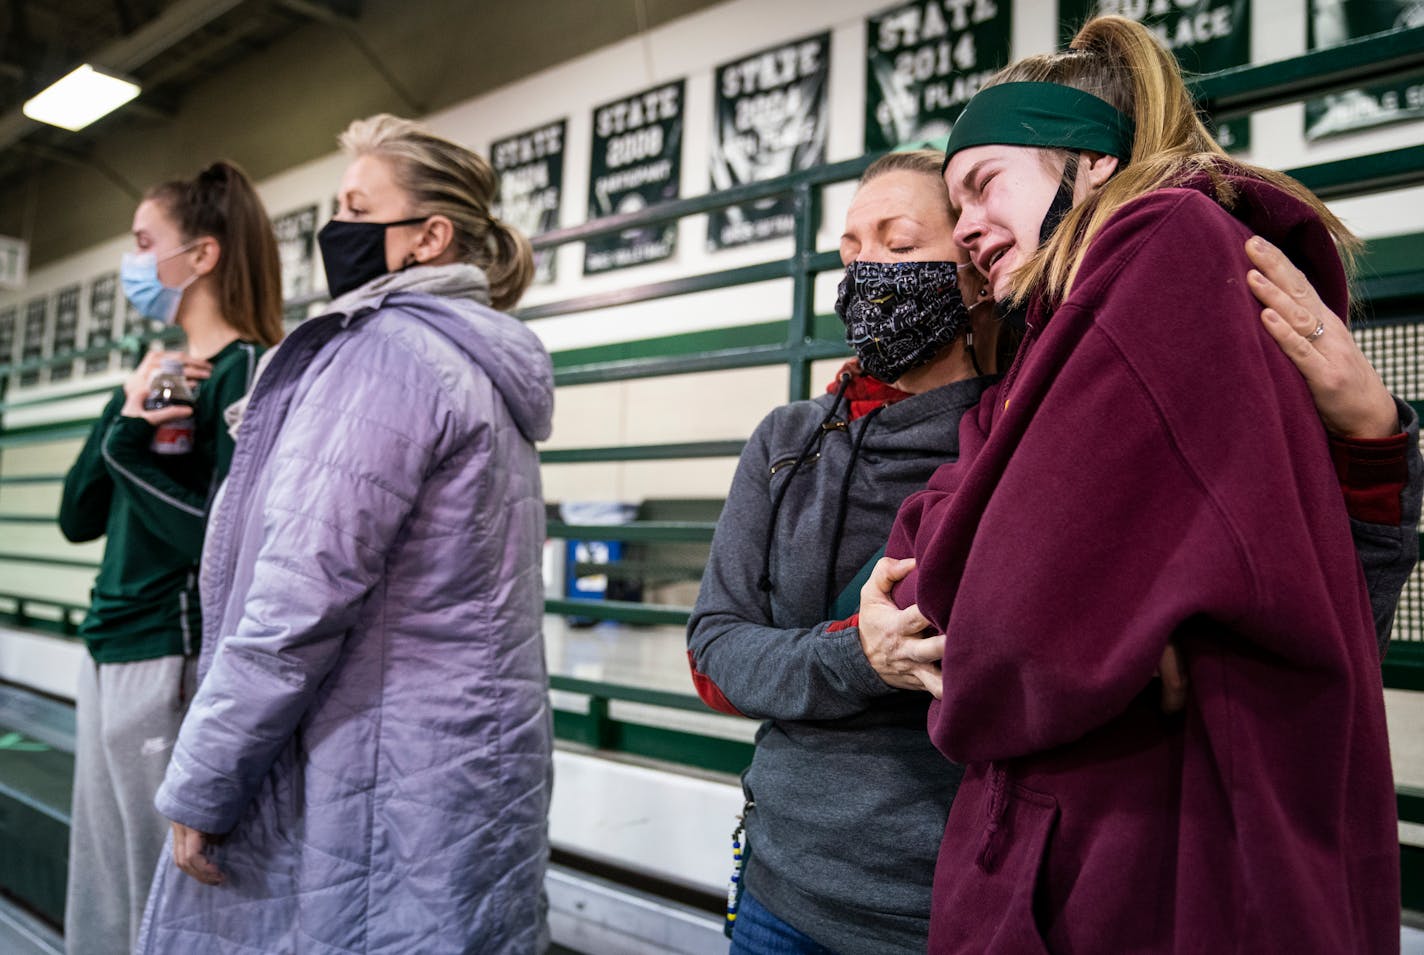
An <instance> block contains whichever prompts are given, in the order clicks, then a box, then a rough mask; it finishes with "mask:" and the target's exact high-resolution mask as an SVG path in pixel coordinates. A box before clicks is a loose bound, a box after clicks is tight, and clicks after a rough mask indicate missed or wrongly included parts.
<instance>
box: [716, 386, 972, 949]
mask: <svg viewBox="0 0 1424 955" xmlns="http://www.w3.org/2000/svg"><path fill="white" fill-rule="evenodd" d="M992 382H993V379H992V378H979V379H974V380H971V381H964V382H958V383H955V384H951V385H946V386H944V387H942V388H938V389H935V390H934V391H930V392H928V393H926V394H922V395H916V396H914V397H911V398H905V399H903V400H901V401H899V402H897V403H895V404H892V405H890V406H888V407H885V408H882V409H880V410H879V411H878V412H875V413H873V414H871V415H866V416H862V417H860V418H857V419H856V420H855V421H851V422H849V424H848V425H847V426H845V427H841V426H837V425H835V424H832V425H831V427H830V428H829V429H828V430H825V431H824V437H823V438H822V439H821V440H820V442H819V453H816V452H814V451H813V454H814V455H815V456H814V457H811V458H809V459H808V460H806V461H805V462H804V463H803V464H802V465H801V467H800V468H798V469H795V470H796V473H795V475H794V477H793V476H792V473H791V472H792V470H793V467H792V462H793V461H794V460H795V458H796V457H797V456H798V454H799V452H800V451H801V450H802V449H803V447H804V446H805V445H806V442H807V439H808V436H810V435H812V434H814V433H816V431H817V429H818V428H820V427H821V422H822V420H823V419H824V418H825V416H826V413H827V411H828V410H829V409H830V408H831V405H832V403H833V400H834V399H833V398H832V397H831V396H829V395H827V396H823V397H820V398H816V399H814V400H811V401H800V402H796V403H794V404H790V405H785V406H783V407H780V408H777V409H776V410H774V411H772V413H771V414H769V415H768V416H767V417H766V419H765V420H763V421H762V423H761V425H760V426H758V428H757V429H756V432H755V433H754V434H753V435H752V437H751V440H750V442H749V443H748V444H747V448H746V450H745V451H744V452H743V453H742V458H741V461H740V462H739V464H738V466H737V473H736V477H735V478H734V479H733V481H732V487H731V490H730V491H729V492H728V495H727V505H726V507H725V509H724V510H723V511H722V517H721V520H719V521H718V524H717V532H716V535H715V537H714V539H713V542H712V553H711V556H710V558H709V560H708V563H707V569H706V571H705V572H704V573H703V577H702V588H701V591H700V593H699V594H698V599H697V606H696V608H695V609H694V610H693V614H692V619H691V621H690V622H689V624H688V648H689V649H690V651H691V654H692V660H693V664H694V667H695V671H696V672H697V674H698V676H699V681H698V682H699V684H701V688H702V689H703V695H704V698H707V697H708V696H709V695H712V696H714V697H715V692H716V691H720V693H721V694H722V696H723V697H724V698H725V701H726V702H727V703H730V704H731V706H732V707H734V708H735V709H736V710H737V711H739V712H741V713H742V714H744V715H746V716H751V717H756V718H759V719H764V720H766V722H765V723H763V724H762V727H761V730H760V732H759V733H758V734H757V747H756V755H755V757H754V758H753V760H752V765H751V768H750V769H748V770H747V772H746V775H745V777H744V780H743V785H744V788H745V789H746V790H747V796H748V798H749V799H754V800H755V801H756V807H755V808H754V809H753V810H752V811H751V813H750V814H749V816H748V817H747V841H748V845H749V846H750V848H751V857H750V860H749V861H748V865H747V873H746V880H745V885H746V890H747V891H748V892H750V893H751V894H752V895H754V896H756V898H757V900H758V901H759V902H761V904H762V905H764V906H766V907H767V908H768V909H769V910H770V911H771V912H773V913H774V914H775V915H777V916H778V917H779V918H781V919H782V920H783V921H786V922H789V923H790V924H791V925H793V926H795V927H796V928H797V929H799V930H801V931H802V932H804V933H806V934H807V935H809V936H811V937H812V938H814V939H815V940H816V941H818V942H820V943H821V944H823V945H826V946H828V947H830V948H832V949H834V950H835V951H837V952H841V953H844V955H855V953H881V952H910V951H923V950H924V945H925V938H926V937H927V935H928V933H929V911H930V882H931V877H932V875H933V873H934V860H935V853H936V851H937V849H938V848H939V838H940V834H941V833H942V832H943V831H944V822H945V818H946V816H948V814H949V804H950V801H951V800H952V799H953V797H954V790H955V787H956V786H957V785H958V782H959V777H960V770H959V768H958V767H956V766H954V765H953V764H951V763H949V762H947V761H946V760H945V759H944V757H943V756H941V755H940V754H939V753H938V752H937V751H936V750H935V748H934V746H932V745H931V744H930V740H929V736H928V735H926V733H925V714H926V710H927V708H928V706H929V699H930V698H929V696H928V695H927V694H923V693H909V692H905V691H899V690H894V689H892V688H891V687H889V686H888V685H886V684H885V682H884V681H882V680H881V679H880V677H879V676H878V675H877V674H876V673H875V671H874V670H873V669H871V667H870V664H869V662H868V661H867V660H866V658H865V654H864V653H863V652H862V651H861V648H860V638H859V634H858V632H857V631H856V629H855V628H854V627H851V628H848V629H841V630H832V629H830V628H831V624H830V623H829V622H827V617H828V614H829V612H830V611H829V608H828V607H827V605H826V599H825V595H826V591H827V587H826V571H827V568H828V567H830V568H832V570H831V577H832V583H831V586H830V590H831V592H832V594H833V595H836V594H839V593H840V591H841V590H842V589H843V588H844V587H845V586H846V585H847V584H848V583H850V581H851V580H852V578H854V577H855V576H856V573H857V571H859V570H860V569H861V568H862V567H863V566H864V565H865V564H866V562H867V561H868V560H870V558H871V557H872V556H874V555H875V554H876V552H877V551H878V550H880V549H881V548H882V547H883V546H884V544H885V538H886V537H887V536H888V535H889V531H890V525H891V524H892V523H893V521H894V519H895V512H896V510H897V509H898V508H899V506H900V502H901V501H902V500H904V499H905V498H906V497H908V496H909V495H910V494H911V493H912V492H914V491H917V490H920V489H921V488H923V487H924V485H925V482H926V481H927V480H929V477H930V475H931V474H932V473H933V472H934V469H935V468H936V467H937V466H939V465H940V464H942V463H944V462H945V461H947V460H952V459H953V458H954V457H955V456H956V455H957V454H958V434H959V418H960V416H961V415H962V414H963V413H964V411H965V410H967V409H968V408H971V407H973V406H974V405H975V404H976V403H977V402H978V401H979V396H980V394H981V393H982V392H983V390H984V388H986V387H987V386H988V385H989V384H991V383H992ZM846 417H847V416H846V415H845V414H844V412H843V411H841V412H838V413H837V414H836V415H834V416H833V422H842V423H844V422H845V419H846ZM862 431H863V432H864V437H863V438H862V439H861V444H860V449H859V454H858V456H857V458H856V461H855V463H854V468H853V469H852V468H851V467H850V465H851V456H852V450H853V445H854V443H855V441H856V439H857V438H860V437H861V433H862ZM773 465H776V472H775V474H772V473H771V469H772V466H773ZM847 472H849V476H850V483H849V485H848V486H847V487H846V504H847V506H846V507H845V509H844V522H843V523H844V528H843V530H842V531H841V534H840V542H839V547H836V548H835V549H834V550H833V543H834V540H835V537H836V525H837V515H838V513H839V512H840V510H841V508H840V500H841V489H842V484H843V482H844V479H845V478H846V475H847ZM788 482H789V483H788ZM783 487H785V488H786V490H785V496H784V499H783V500H782V503H781V507H780V510H779V513H778V514H777V515H776V520H775V527H774V528H773V527H772V514H771V512H772V508H773V506H774V504H775V499H776V497H777V495H778V493H779V492H780V491H781V490H782V488H783ZM768 553H769V554H770V565H771V566H770V574H769V576H770V583H771V588H772V589H771V590H770V592H767V591H766V590H763V589H762V588H761V587H760V586H759V578H760V577H761V575H762V572H763V565H764V563H765V562H766V556H767V555H768ZM709 681H710V684H711V685H714V686H715V690H714V689H710V688H709ZM723 708H726V707H723Z"/></svg>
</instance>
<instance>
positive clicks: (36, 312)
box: [20, 297, 50, 388]
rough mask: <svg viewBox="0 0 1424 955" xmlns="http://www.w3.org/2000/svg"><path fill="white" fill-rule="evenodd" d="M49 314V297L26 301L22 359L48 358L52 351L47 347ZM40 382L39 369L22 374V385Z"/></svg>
mask: <svg viewBox="0 0 1424 955" xmlns="http://www.w3.org/2000/svg"><path fill="white" fill-rule="evenodd" d="M48 315H49V299H46V298H43V297H41V298H32V299H30V300H29V301H28V302H26V303H25V325H24V333H23V334H22V335H21V336H20V361H22V362H24V361H34V360H35V359H36V358H46V357H48V356H49V354H50V351H49V349H48V348H46V347H45V335H46V333H47V331H48V329H46V328H45V319H46V317H48ZM39 383H40V373H39V370H38V369H36V370H32V371H27V372H25V373H24V374H22V375H21V376H20V387H21V388H28V387H30V386H32V385H37V384H39Z"/></svg>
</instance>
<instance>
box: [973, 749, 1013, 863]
mask: <svg viewBox="0 0 1424 955" xmlns="http://www.w3.org/2000/svg"><path fill="white" fill-rule="evenodd" d="M1008 786H1009V781H1008V773H1006V772H1004V770H1003V768H1002V767H1000V766H999V764H998V763H990V764H989V812H988V815H989V822H988V824H987V825H985V827H984V839H983V841H982V842H980V843H979V857H978V859H977V860H975V861H976V862H977V863H978V865H979V868H981V869H983V870H984V871H985V872H992V871H993V870H994V862H995V857H994V851H995V849H997V848H998V845H997V843H998V839H997V838H996V837H997V836H998V834H999V829H1000V828H1001V827H1002V826H1003V824H1004V816H1005V815H1006V814H1007V813H1008V810H1009V795H1008V792H1007V789H1008Z"/></svg>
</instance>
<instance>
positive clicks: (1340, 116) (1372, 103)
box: [1305, 0, 1424, 139]
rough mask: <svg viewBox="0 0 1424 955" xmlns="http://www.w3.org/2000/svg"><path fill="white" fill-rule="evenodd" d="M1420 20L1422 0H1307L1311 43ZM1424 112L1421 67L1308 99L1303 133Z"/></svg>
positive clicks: (1315, 135) (1423, 20) (1423, 18)
mask: <svg viewBox="0 0 1424 955" xmlns="http://www.w3.org/2000/svg"><path fill="white" fill-rule="evenodd" d="M1417 26H1424V2H1420V0H1311V2H1310V30H1309V35H1310V48H1311V49H1312V50H1319V49H1323V48H1325V47H1328V46H1335V45H1336V44H1339V43H1344V42H1345V41H1346V40H1354V39H1358V38H1359V37H1362V36H1369V35H1370V34H1372V33H1384V32H1387V31H1389V30H1404V29H1408V28H1409V27H1417ZM1420 118H1424V73H1414V74H1412V75H1410V76H1407V77H1405V78H1404V79H1401V80H1395V81H1393V82H1389V83H1378V84H1375V85H1373V86H1366V87H1363V88H1360V89H1353V90H1342V91H1340V92H1338V93H1329V94H1327V95H1325V96H1324V97H1321V98H1320V99H1312V100H1306V103H1305V138H1306V139H1320V138H1322V137H1325V136H1333V135H1335V134H1337V133H1348V132H1352V131H1354V130H1357V129H1369V128H1370V127H1371V126H1382V125H1384V124H1386V123H1394V122H1398V121H1400V120H1405V119H1420Z"/></svg>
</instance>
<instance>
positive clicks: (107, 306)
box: [84, 272, 119, 375]
mask: <svg viewBox="0 0 1424 955" xmlns="http://www.w3.org/2000/svg"><path fill="white" fill-rule="evenodd" d="M118 291H119V274H118V273H117V272H105V273H104V274H103V275H100V276H99V277H98V278H95V279H93V280H92V281H90V283H89V326H88V329H87V331H86V333H85V335H84V347H85V348H98V347H99V346H101V345H108V344H109V343H110V342H112V341H113V340H114V316H115V314H117V312H118V309H117V308H116V307H115V306H116V305H117V301H116V296H117V295H118ZM112 359H113V356H112V355H104V356H103V357H102V358H89V359H86V360H85V362H84V373H85V374H90V375H92V374H96V373H98V372H101V371H108V370H109V366H110V365H111V364H112V363H113V361H112Z"/></svg>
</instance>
